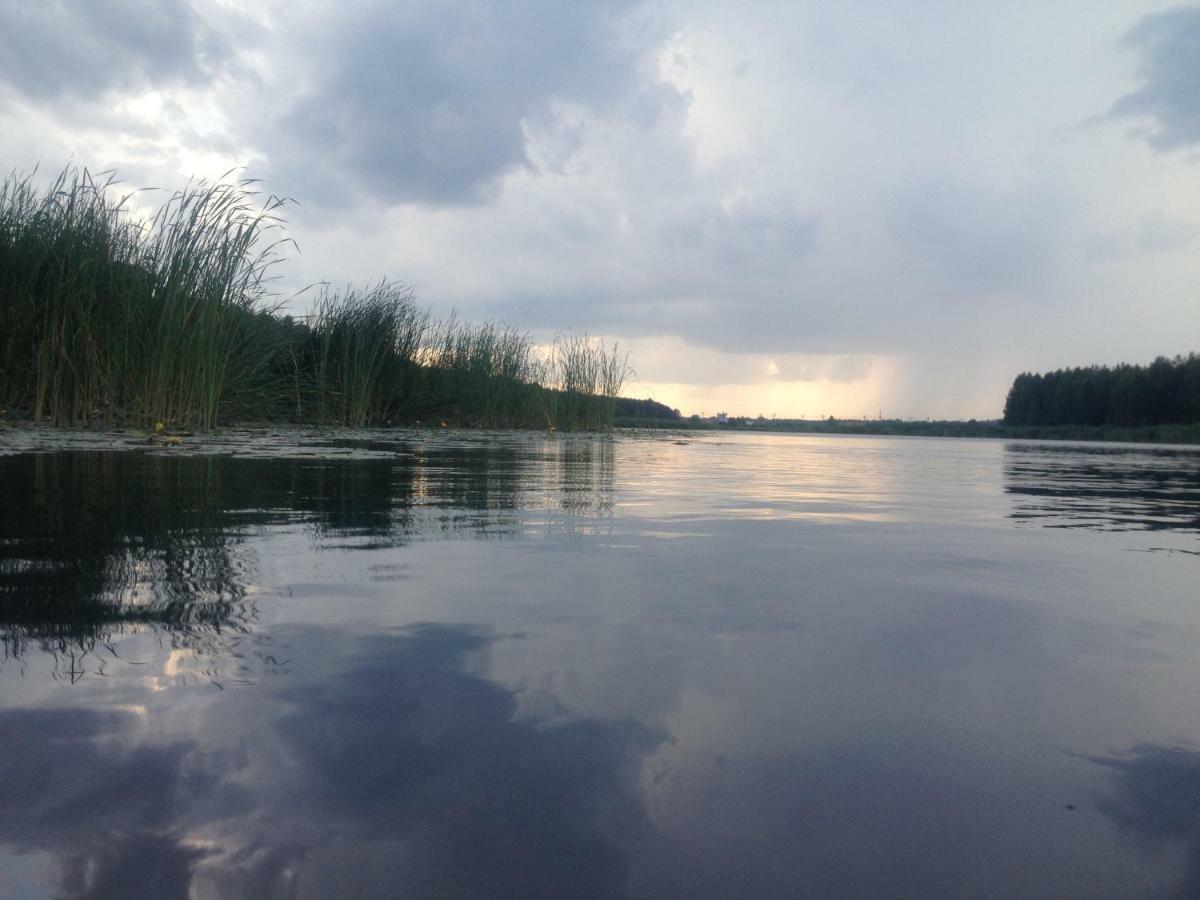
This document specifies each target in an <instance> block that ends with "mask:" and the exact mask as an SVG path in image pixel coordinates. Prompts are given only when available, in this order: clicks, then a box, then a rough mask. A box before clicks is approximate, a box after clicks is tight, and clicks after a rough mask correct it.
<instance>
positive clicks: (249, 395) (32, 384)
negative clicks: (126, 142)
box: [0, 167, 627, 430]
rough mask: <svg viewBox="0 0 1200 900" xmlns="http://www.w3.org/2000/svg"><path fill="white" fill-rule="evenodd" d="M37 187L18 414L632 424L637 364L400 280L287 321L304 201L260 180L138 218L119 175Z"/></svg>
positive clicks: (2, 255) (16, 216)
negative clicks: (630, 383) (454, 303)
mask: <svg viewBox="0 0 1200 900" xmlns="http://www.w3.org/2000/svg"><path fill="white" fill-rule="evenodd" d="M35 176H36V171H35V172H34V173H33V174H30V175H24V176H23V175H19V174H13V175H11V176H9V177H8V178H7V179H5V181H4V182H3V184H2V185H0V409H7V410H10V411H12V414H13V415H15V416H16V417H27V418H31V419H33V420H35V421H38V422H47V423H50V424H54V425H89V424H138V425H143V426H148V425H149V424H151V423H153V422H156V421H161V422H165V423H167V424H168V425H182V426H186V427H194V428H200V429H209V428H213V427H215V426H216V425H218V424H219V423H227V422H234V421H273V420H274V421H278V420H290V421H295V422H311V423H318V424H327V425H343V426H351V427H364V426H378V425H387V424H395V423H400V422H415V421H430V420H433V421H437V422H454V423H455V424H464V425H471V426H480V427H491V428H498V427H536V428H542V427H548V428H559V429H563V430H596V429H604V428H608V427H611V425H612V417H613V408H614V402H615V398H616V396H617V393H618V392H619V390H620V387H621V384H622V382H623V380H624V378H625V375H626V373H627V360H626V358H624V357H621V356H620V354H619V353H618V352H617V348H616V347H615V346H613V347H612V348H608V347H606V346H605V345H604V344H603V343H602V342H600V341H596V340H592V339H590V338H588V337H586V336H583V337H574V336H567V337H560V338H557V339H556V340H555V341H554V344H553V345H552V346H551V348H550V349H549V352H548V353H543V352H541V351H540V350H539V348H538V346H537V345H536V344H535V343H534V342H533V340H532V338H531V337H530V335H528V334H526V333H523V332H521V331H519V330H517V329H515V328H512V327H510V326H507V325H504V324H503V323H499V322H493V321H485V322H482V323H470V322H463V321H460V320H459V319H458V318H457V317H456V316H454V315H451V316H450V317H449V318H447V319H445V320H442V321H435V320H434V319H433V318H432V316H431V314H430V312H429V311H428V310H426V309H423V308H421V307H419V306H418V305H417V302H416V300H415V298H414V296H413V293H412V291H411V290H410V289H408V288H407V287H405V286H403V285H401V284H398V283H396V282H391V281H386V280H385V281H379V282H376V283H375V284H373V285H371V286H369V287H367V288H358V287H354V286H347V287H345V288H341V289H333V288H331V287H330V286H328V285H322V286H319V287H318V289H317V291H316V294H315V300H314V302H313V306H312V310H311V313H310V314H309V315H307V316H297V317H295V318H293V317H291V316H286V315H282V314H281V311H280V307H279V306H278V305H277V304H276V303H275V300H274V295H273V294H272V292H271V290H270V284H269V283H270V281H271V274H270V273H271V269H272V267H273V266H274V265H275V264H276V263H277V262H279V261H280V259H281V258H282V251H283V250H284V248H285V247H286V245H287V244H288V243H289V240H288V238H287V237H286V236H285V235H284V234H283V232H282V230H281V228H282V225H283V222H282V219H281V217H280V214H281V212H282V211H283V208H284V207H285V206H286V204H287V202H288V201H287V200H285V199H283V198H279V197H275V196H263V195H262V194H261V193H260V192H259V191H258V189H257V185H256V182H255V181H253V180H240V181H229V180H226V179H221V180H218V181H216V182H207V181H191V182H189V183H188V184H187V185H185V186H184V188H183V189H182V190H179V191H176V192H174V193H171V194H169V195H167V197H166V199H165V201H163V202H162V203H161V204H160V205H159V206H158V208H157V210H156V211H155V212H154V213H153V214H152V215H150V216H149V217H148V218H138V217H137V216H136V215H135V213H134V209H133V207H134V203H133V202H132V200H133V198H134V197H135V196H136V194H137V192H129V191H123V189H122V188H121V187H120V184H119V182H118V181H117V180H116V178H115V176H114V175H113V174H112V173H107V172H106V173H99V174H93V173H91V172H90V171H89V170H87V169H82V168H77V167H67V168H65V169H63V170H62V171H61V172H60V173H59V174H58V175H57V176H56V177H54V178H52V179H50V180H49V183H48V184H47V185H46V186H45V187H44V188H41V189H39V188H38V187H37V184H38V182H37V180H36V177H35ZM145 196H146V198H149V197H152V196H158V194H157V193H155V192H151V193H149V194H147V195H145ZM140 199H141V197H139V200H140Z"/></svg>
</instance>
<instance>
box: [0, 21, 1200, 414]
mask: <svg viewBox="0 0 1200 900" xmlns="http://www.w3.org/2000/svg"><path fill="white" fill-rule="evenodd" d="M71 160H73V161H75V162H78V163H81V164H85V165H87V166H89V167H91V168H94V169H105V168H116V169H117V170H118V171H119V172H120V173H121V175H122V176H123V178H124V179H125V180H126V181H127V182H128V183H129V184H130V185H138V186H140V185H158V186H164V187H172V186H179V185H181V184H182V182H183V181H184V180H186V178H187V177H188V176H190V175H193V174H194V175H201V176H214V175H219V174H220V173H221V172H224V171H226V170H227V169H229V168H230V167H232V166H243V167H245V169H246V172H247V173H248V174H249V175H251V176H255V177H259V178H262V179H264V180H265V183H266V186H267V188H268V189H269V190H271V191H273V192H275V193H279V194H284V195H287V196H290V197H294V198H295V199H296V200H298V201H299V202H300V205H298V206H295V207H293V208H292V209H291V210H290V214H289V219H290V223H291V224H290V233H291V235H292V236H293V237H295V238H296V240H297V242H298V243H299V245H300V249H301V253H300V255H299V256H294V257H293V258H292V259H291V260H290V261H289V262H288V263H287V264H286V266H285V267H284V268H283V269H281V270H280V274H281V275H282V276H283V283H284V284H285V285H286V286H300V285H303V284H306V283H309V282H313V281H320V280H328V281H332V282H335V283H341V282H346V281H357V282H365V281H373V280H376V279H378V278H380V277H382V276H387V277H390V278H394V279H396V280H399V281H403V282H406V283H408V284H411V285H412V286H413V287H414V288H415V289H416V291H417V293H418V296H419V297H420V298H421V300H423V301H424V302H425V303H427V304H428V305H430V306H432V307H433V308H434V310H435V312H437V313H446V312H449V311H450V309H451V308H455V309H457V310H458V311H459V313H460V314H461V315H463V316H466V317H469V318H492V319H501V320H504V321H506V322H509V323H511V324H514V325H516V326H519V327H520V328H522V329H525V330H528V331H529V332H531V333H532V334H534V335H535V336H537V337H538V338H539V339H540V338H542V337H544V336H547V335H550V334H553V333H554V332H555V331H556V330H565V329H572V330H574V331H575V332H583V331H587V332H589V333H591V334H595V335H604V336H606V337H608V338H611V339H615V340H618V341H620V343H621V345H622V347H624V348H627V349H629V350H631V351H632V362H633V365H634V367H635V368H636V370H637V379H636V380H635V381H634V382H633V383H632V384H630V385H629V386H628V387H627V389H626V393H627V394H630V395H634V396H653V397H655V398H656V399H659V400H662V401H664V402H667V403H669V404H670V405H672V406H677V407H680V408H681V409H682V410H683V411H684V412H685V413H691V412H702V411H703V412H706V413H709V414H711V413H713V412H716V411H717V410H718V409H728V410H729V411H730V412H731V413H745V414H751V415H757V414H759V413H763V414H765V415H772V414H776V415H779V416H784V415H805V416H809V417H812V416H824V415H837V416H857V415H862V414H870V415H875V414H876V413H878V412H879V411H881V410H882V412H883V414H884V415H885V416H905V417H964V418H965V417H979V418H984V417H994V416H998V415H999V414H1000V412H1001V409H1002V407H1003V403H1004V395H1005V393H1006V391H1007V388H1008V385H1009V383H1010V382H1011V379H1012V377H1013V375H1015V374H1016V373H1017V372H1019V371H1021V370H1026V369H1028V370H1041V369H1046V368H1057V367H1059V366H1063V365H1081V364H1087V363H1091V362H1100V363H1116V362H1120V361H1130V362H1148V361H1149V360H1151V359H1152V358H1153V357H1154V356H1156V355H1158V354H1167V355H1174V354H1177V353H1187V352H1188V351H1193V350H1197V351H1200V6H1194V5H1179V4H1177V3H1155V2H1137V0H1127V2H1102V0H1087V2H1051V3H1027V2H1011V3H991V2H988V3H984V2H966V3H964V2H945V3H932V2H931V3H923V2H904V3H897V2H894V0H887V2H877V3H876V2H855V3H825V2H822V3H808V4H806V3H799V2H781V3H767V2H763V3H753V2H751V3H737V4H734V3H705V2H697V0H687V2H672V0H662V2H647V3H641V2H611V3H610V2H604V3H585V2H562V0H538V2H531V3H499V2H497V3H486V2H478V0H461V2H460V0H446V2H416V3H404V2H376V3H370V2H350V0H347V2H328V3H295V2H289V3H272V2H255V3H246V4H237V3H215V2H214V3H204V2H200V0H196V2H194V3H189V2H187V0H158V2H154V0H79V2H67V0H58V2H55V0H0V163H2V164H3V167H4V168H5V169H11V168H19V169H28V168H30V167H32V166H33V165H34V164H35V163H39V162H40V163H41V164H42V167H43V169H46V168H50V169H55V168H57V167H59V166H61V165H62V164H63V163H65V162H67V161H71ZM298 306H303V301H302V300H301V301H298Z"/></svg>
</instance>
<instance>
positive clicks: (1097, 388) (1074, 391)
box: [1004, 353, 1200, 427]
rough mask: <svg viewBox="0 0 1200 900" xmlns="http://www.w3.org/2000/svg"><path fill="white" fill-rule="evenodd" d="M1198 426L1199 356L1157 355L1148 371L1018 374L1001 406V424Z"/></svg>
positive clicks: (1094, 368) (1093, 369)
mask: <svg viewBox="0 0 1200 900" xmlns="http://www.w3.org/2000/svg"><path fill="white" fill-rule="evenodd" d="M1195 422H1200V356H1198V355H1197V354H1195V353H1189V354H1188V355H1187V356H1176V357H1175V358H1174V359H1168V358H1167V357H1165V356H1160V357H1158V358H1157V359H1155V360H1154V362H1152V363H1150V365H1148V366H1137V365H1128V364H1124V363H1122V364H1121V365H1118V366H1113V367H1111V368H1110V367H1108V366H1088V367H1086V368H1074V369H1058V370H1056V371H1054V372H1046V373H1044V374H1041V373H1038V374H1033V373H1029V372H1022V373H1021V374H1020V375H1018V376H1017V377H1016V379H1015V380H1014V381H1013V384H1012V387H1011V388H1010V389H1009V392H1008V399H1007V400H1006V401H1005V404H1004V424H1006V425H1115V426H1121V427H1137V426H1144V425H1168V424H1184V423H1195Z"/></svg>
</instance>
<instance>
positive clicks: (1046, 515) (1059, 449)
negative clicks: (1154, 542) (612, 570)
mask: <svg viewBox="0 0 1200 900" xmlns="http://www.w3.org/2000/svg"><path fill="white" fill-rule="evenodd" d="M1004 455H1005V459H1004V480H1005V485H1004V489H1005V491H1006V492H1007V493H1008V494H1010V495H1012V497H1013V510H1012V512H1011V513H1010V515H1011V516H1012V517H1013V518H1014V519H1021V520H1027V521H1031V522H1035V523H1037V524H1039V525H1043V526H1045V527H1048V528H1086V529H1093V530H1108V531H1141V530H1146V531H1193V532H1194V531H1200V451H1197V450H1193V449H1183V448H1163V447H1147V448H1129V447H1114V446H1094V447H1089V446H1080V445H1067V444H1008V445H1006V446H1005V453H1004Z"/></svg>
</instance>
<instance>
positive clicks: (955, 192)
mask: <svg viewBox="0 0 1200 900" xmlns="http://www.w3.org/2000/svg"><path fill="white" fill-rule="evenodd" d="M1063 206H1064V203H1063V200H1062V198H1061V197H1058V196H1055V195H1054V194H1053V193H1052V192H1050V191H1043V190H1028V189H1022V190H1016V191H1012V192H1009V193H1006V194H993V193H990V192H987V191H983V190H979V189H978V188H974V187H968V186H966V185H963V184H960V183H958V182H957V181H954V180H951V179H935V180H931V181H926V182H925V183H923V184H920V185H918V186H917V187H915V188H913V189H911V190H908V191H905V192H903V193H902V194H900V196H899V197H898V198H897V200H896V202H895V203H894V205H893V207H892V210H891V223H890V224H891V231H892V235H893V237H895V239H896V240H897V241H899V243H900V244H901V245H903V246H904V247H906V248H907V249H908V250H909V251H911V252H912V253H914V254H915V255H916V256H918V257H920V258H923V259H925V260H926V261H928V262H931V263H933V264H934V265H935V266H936V267H938V268H939V269H940V270H941V272H942V274H943V275H944V276H945V277H946V278H947V279H948V281H949V283H950V285H951V287H953V288H954V289H955V291H956V294H957V295H960V296H965V297H971V296H980V295H987V294H994V293H998V292H1003V291H1010V290H1014V289H1018V288H1020V287H1022V286H1024V285H1027V284H1029V283H1030V282H1031V281H1033V280H1034V279H1035V277H1036V276H1037V275H1038V274H1039V273H1040V272H1041V270H1042V269H1043V268H1044V267H1045V265H1046V264H1047V263H1048V262H1049V257H1050V255H1051V253H1052V251H1053V249H1054V245H1055V241H1054V231H1055V229H1056V226H1057V224H1058V219H1059V218H1060V214H1061V211H1062V208H1063Z"/></svg>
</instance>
